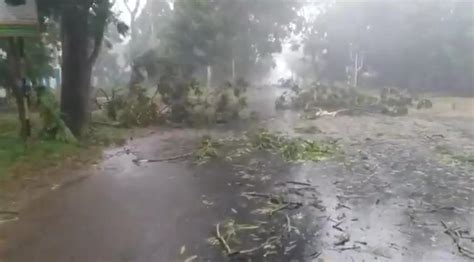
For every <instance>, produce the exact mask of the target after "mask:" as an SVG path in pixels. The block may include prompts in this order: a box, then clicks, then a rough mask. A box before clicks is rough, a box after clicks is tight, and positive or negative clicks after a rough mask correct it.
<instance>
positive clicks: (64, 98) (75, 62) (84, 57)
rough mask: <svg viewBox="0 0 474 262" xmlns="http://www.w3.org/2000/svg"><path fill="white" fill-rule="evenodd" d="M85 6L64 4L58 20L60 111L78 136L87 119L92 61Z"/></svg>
mask: <svg viewBox="0 0 474 262" xmlns="http://www.w3.org/2000/svg"><path fill="white" fill-rule="evenodd" d="M88 10H89V8H88V7H87V6H86V5H85V4H82V5H80V4H77V5H69V6H67V7H65V10H64V11H63V15H62V18H61V19H62V20H61V33H62V48H63V50H62V53H63V56H62V86H61V112H62V113H63V118H64V121H65V123H66V125H67V126H68V127H69V129H71V132H72V133H73V134H74V135H75V136H77V137H79V136H81V134H82V131H83V127H84V126H85V124H86V123H87V121H88V113H87V112H88V108H89V94H90V80H91V73H92V65H93V63H91V62H90V61H89V52H88V46H89V38H88V34H89V32H88Z"/></svg>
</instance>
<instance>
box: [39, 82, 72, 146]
mask: <svg viewBox="0 0 474 262" xmlns="http://www.w3.org/2000/svg"><path fill="white" fill-rule="evenodd" d="M36 91H37V99H38V110H39V114H40V118H41V121H42V124H43V127H42V129H41V132H40V136H41V137H42V138H45V139H53V140H57V141H61V142H68V143H74V142H76V138H75V137H74V135H73V134H72V133H71V131H70V130H69V128H68V127H67V126H66V124H65V123H64V121H63V120H62V119H61V113H60V111H59V105H58V102H57V101H56V97H55V96H54V94H53V93H52V91H51V90H49V89H48V88H47V87H43V86H40V87H38V88H37V90H36Z"/></svg>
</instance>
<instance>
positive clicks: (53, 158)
mask: <svg viewBox="0 0 474 262" xmlns="http://www.w3.org/2000/svg"><path fill="white" fill-rule="evenodd" d="M31 121H32V125H33V126H36V125H37V124H39V122H40V121H39V119H38V117H37V115H36V114H33V115H32V119H31ZM18 128H19V121H18V119H17V116H16V115H14V114H0V180H2V179H5V178H7V176H8V175H13V174H17V175H26V174H27V173H29V174H38V172H39V171H40V170H41V169H43V168H49V167H55V166H58V165H59V164H60V162H61V161H63V160H65V159H66V158H69V157H73V156H75V155H77V154H78V152H79V151H80V148H79V147H78V146H77V145H76V144H72V143H64V142H61V141H57V140H51V139H48V140H37V139H36V138H37V137H36V133H34V134H33V135H34V137H33V138H32V141H29V143H28V144H25V142H24V141H23V139H22V138H20V137H18V134H17V130H18ZM33 131H35V130H34V129H33Z"/></svg>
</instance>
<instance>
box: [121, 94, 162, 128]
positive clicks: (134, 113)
mask: <svg viewBox="0 0 474 262" xmlns="http://www.w3.org/2000/svg"><path fill="white" fill-rule="evenodd" d="M116 99H122V101H123V102H113V101H112V103H117V104H118V103H123V104H124V107H123V109H122V110H121V111H120V112H119V122H120V123H121V124H122V125H123V126H125V127H132V126H149V125H151V124H153V123H156V122H157V121H158V118H159V117H158V116H159V115H158V104H157V103H156V101H154V100H153V97H150V96H148V95H147V93H146V89H145V88H143V87H141V86H135V87H134V90H132V92H131V94H130V95H129V96H128V97H127V99H124V98H116Z"/></svg>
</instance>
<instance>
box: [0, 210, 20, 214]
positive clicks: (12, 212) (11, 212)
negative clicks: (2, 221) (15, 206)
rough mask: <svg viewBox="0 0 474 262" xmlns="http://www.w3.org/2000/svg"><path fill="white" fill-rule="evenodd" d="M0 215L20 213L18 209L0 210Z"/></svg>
mask: <svg viewBox="0 0 474 262" xmlns="http://www.w3.org/2000/svg"><path fill="white" fill-rule="evenodd" d="M0 215H18V212H16V211H9V210H0Z"/></svg>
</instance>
